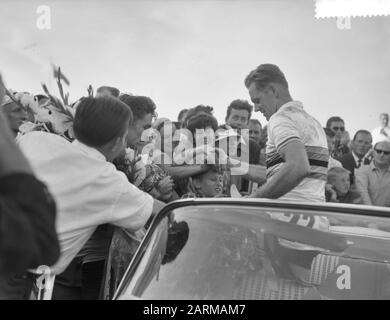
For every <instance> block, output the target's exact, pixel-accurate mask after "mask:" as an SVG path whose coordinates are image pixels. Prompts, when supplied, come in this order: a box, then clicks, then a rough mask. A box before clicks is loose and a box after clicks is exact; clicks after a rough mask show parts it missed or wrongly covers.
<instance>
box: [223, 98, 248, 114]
mask: <svg viewBox="0 0 390 320" xmlns="http://www.w3.org/2000/svg"><path fill="white" fill-rule="evenodd" d="M232 109H235V110H246V111H248V114H249V116H248V119H250V118H251V116H252V111H253V106H252V105H251V104H250V103H249V102H248V101H247V100H240V99H237V100H234V101H232V102H231V103H230V104H229V106H228V108H227V111H226V119H228V118H229V116H230V114H231V113H232Z"/></svg>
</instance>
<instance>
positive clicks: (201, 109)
mask: <svg viewBox="0 0 390 320" xmlns="http://www.w3.org/2000/svg"><path fill="white" fill-rule="evenodd" d="M213 111H214V109H213V107H210V106H205V105H203V104H200V105H198V106H196V107H194V108H191V109H189V110H188V112H187V114H186V116H185V118H184V120H183V127H184V128H187V124H188V121H189V120H190V119H192V118H194V117H196V116H198V115H200V114H206V115H210V116H212V115H213Z"/></svg>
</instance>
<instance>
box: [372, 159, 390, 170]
mask: <svg viewBox="0 0 390 320" xmlns="http://www.w3.org/2000/svg"><path fill="white" fill-rule="evenodd" d="M370 168H371V170H372V171H375V170H378V168H377V167H376V165H375V160H372V161H371V163H370ZM386 171H387V172H390V166H389V167H387V170H386Z"/></svg>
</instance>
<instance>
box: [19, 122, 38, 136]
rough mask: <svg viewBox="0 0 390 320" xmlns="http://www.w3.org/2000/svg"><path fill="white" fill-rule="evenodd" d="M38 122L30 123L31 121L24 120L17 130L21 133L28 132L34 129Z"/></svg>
mask: <svg viewBox="0 0 390 320" xmlns="http://www.w3.org/2000/svg"><path fill="white" fill-rule="evenodd" d="M38 126H39V125H38V124H35V123H32V122H25V123H23V124H22V125H21V126H20V127H19V131H20V133H22V134H26V133H28V132H31V131H34V130H35V128H36V127H38Z"/></svg>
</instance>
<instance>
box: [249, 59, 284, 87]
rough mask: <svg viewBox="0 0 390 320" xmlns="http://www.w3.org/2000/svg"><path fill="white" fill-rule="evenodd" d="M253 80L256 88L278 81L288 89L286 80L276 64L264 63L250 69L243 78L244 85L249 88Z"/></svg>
mask: <svg viewBox="0 0 390 320" xmlns="http://www.w3.org/2000/svg"><path fill="white" fill-rule="evenodd" d="M252 82H254V83H255V84H256V87H257V88H258V89H263V88H265V87H267V86H268V85H269V84H271V83H278V84H281V85H283V86H284V87H286V88H287V89H288V82H287V80H286V77H285V76H284V74H283V72H282V70H280V68H279V67H278V66H277V65H274V64H270V63H266V64H261V65H259V66H258V67H257V68H256V69H255V70H252V71H251V72H250V73H249V74H248V75H247V77H246V78H245V86H246V87H247V88H249V86H250V85H251V83H252Z"/></svg>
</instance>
